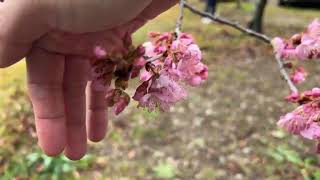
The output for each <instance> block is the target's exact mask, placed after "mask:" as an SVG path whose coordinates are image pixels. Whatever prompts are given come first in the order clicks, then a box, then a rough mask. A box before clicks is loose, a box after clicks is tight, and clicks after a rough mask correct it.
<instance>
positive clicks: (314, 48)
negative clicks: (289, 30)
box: [272, 19, 320, 152]
mask: <svg viewBox="0 0 320 180" xmlns="http://www.w3.org/2000/svg"><path fill="white" fill-rule="evenodd" d="M272 45H273V47H274V49H275V53H276V56H277V57H279V58H280V59H282V60H283V61H284V63H285V65H284V68H287V69H290V70H291V74H290V79H291V81H292V82H293V83H294V84H299V83H301V82H303V81H305V78H306V76H307V74H308V73H307V72H306V71H305V69H304V68H303V67H299V66H297V64H299V63H301V62H303V61H305V60H312V59H320V20H318V19H316V20H314V21H313V22H312V23H311V24H310V25H309V26H308V27H307V29H306V30H305V32H303V33H300V34H295V35H293V36H292V37H291V38H290V39H289V40H284V39H281V38H275V39H273V40H272ZM285 99H286V100H287V101H289V102H292V103H298V104H299V107H298V108H296V109H295V110H294V111H292V112H290V113H288V114H286V115H285V116H282V117H281V118H280V120H279V122H278V125H279V126H280V127H282V128H284V129H285V130H287V131H288V132H290V133H292V134H296V135H300V136H302V137H304V138H307V139H311V140H315V141H317V142H320V88H313V89H312V90H308V91H305V92H302V93H299V92H291V94H290V95H289V96H287V97H286V98H285ZM317 150H318V152H320V145H318V148H317Z"/></svg>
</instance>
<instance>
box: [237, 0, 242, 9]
mask: <svg viewBox="0 0 320 180" xmlns="http://www.w3.org/2000/svg"><path fill="white" fill-rule="evenodd" d="M237 9H241V0H237Z"/></svg>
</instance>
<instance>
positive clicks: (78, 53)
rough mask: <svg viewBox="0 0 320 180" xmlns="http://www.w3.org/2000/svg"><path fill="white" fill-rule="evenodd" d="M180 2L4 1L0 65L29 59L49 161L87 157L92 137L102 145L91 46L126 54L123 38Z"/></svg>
mask: <svg viewBox="0 0 320 180" xmlns="http://www.w3.org/2000/svg"><path fill="white" fill-rule="evenodd" d="M67 2H68V3H70V4H71V5H72V7H70V6H68V4H67ZM175 3H176V1H175V0H165V1H159V0H155V1H151V0H139V2H137V1H129V0H120V1H116V2H115V1H112V2H111V1H103V2H98V0H95V1H85V0H83V1H79V0H77V1H75V0H74V1H52V0H51V1H50V0H47V1H32V2H30V1H23V0H7V1H5V2H4V3H2V4H0V24H1V27H5V28H1V29H0V40H1V41H0V66H1V67H7V66H10V65H12V64H14V63H16V62H17V61H19V60H20V59H22V58H23V57H27V70H28V89H29V95H30V98H31V100H32V103H33V107H34V113H35V120H36V128H37V134H38V138H39V145H40V146H41V148H42V149H43V150H44V152H45V153H46V154H48V155H50V156H55V155H58V154H60V153H61V152H62V151H63V150H64V151H65V155H66V156H67V157H69V158H70V159H73V160H77V159H80V158H81V157H82V156H83V155H84V154H85V152H86V141H87V136H88V137H89V139H90V140H91V141H94V142H96V141H100V140H101V139H103V137H104V135H105V133H106V126H107V120H106V117H107V114H106V113H107V112H106V110H105V109H106V108H105V102H104V96H105V92H101V91H96V90H94V89H93V88H92V86H91V82H89V83H87V81H88V80H89V78H88V71H89V68H90V67H89V66H90V65H89V59H90V58H92V57H93V55H94V51H93V49H94V47H95V46H100V47H102V48H104V49H105V50H106V51H107V52H121V51H123V38H124V36H125V34H128V33H129V34H130V33H132V32H134V31H135V30H136V29H138V28H139V27H141V26H142V25H143V24H144V23H146V21H147V20H149V19H152V18H154V17H155V16H157V15H158V14H160V13H161V12H162V11H164V10H166V9H167V8H169V7H170V6H172V5H173V4H175ZM88 7H92V8H91V9H90V8H88ZM70 8H71V9H70ZM94 9H95V10H94ZM119 12H122V13H119ZM124 12H125V13H124ZM71 17H72V18H71ZM86 86H87V96H86V94H85V89H86ZM86 97H87V98H86ZM86 101H87V103H86ZM86 104H87V106H86ZM86 122H87V125H86ZM86 127H87V131H86ZM87 134H88V135H87Z"/></svg>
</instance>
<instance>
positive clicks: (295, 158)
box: [277, 146, 303, 165]
mask: <svg viewBox="0 0 320 180" xmlns="http://www.w3.org/2000/svg"><path fill="white" fill-rule="evenodd" d="M277 150H278V151H279V152H280V153H281V154H282V155H284V156H285V157H286V159H287V161H289V162H292V163H294V164H297V165H301V164H303V160H302V159H301V157H300V155H299V154H298V153H297V152H296V151H294V150H291V149H289V148H287V147H283V146H280V147H278V148H277Z"/></svg>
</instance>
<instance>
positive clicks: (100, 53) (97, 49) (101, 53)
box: [94, 46, 107, 59]
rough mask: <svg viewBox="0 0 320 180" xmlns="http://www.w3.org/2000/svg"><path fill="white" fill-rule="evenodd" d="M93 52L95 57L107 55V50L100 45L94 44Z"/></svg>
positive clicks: (100, 57)
mask: <svg viewBox="0 0 320 180" xmlns="http://www.w3.org/2000/svg"><path fill="white" fill-rule="evenodd" d="M94 54H95V55H96V58H97V59H103V58H105V57H106V56H107V51H106V50H105V49H103V48H102V47H101V46H96V47H95V48H94Z"/></svg>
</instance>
